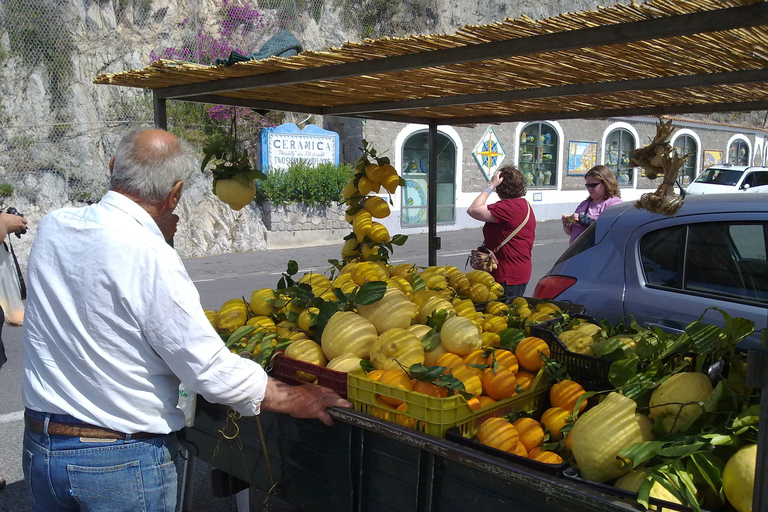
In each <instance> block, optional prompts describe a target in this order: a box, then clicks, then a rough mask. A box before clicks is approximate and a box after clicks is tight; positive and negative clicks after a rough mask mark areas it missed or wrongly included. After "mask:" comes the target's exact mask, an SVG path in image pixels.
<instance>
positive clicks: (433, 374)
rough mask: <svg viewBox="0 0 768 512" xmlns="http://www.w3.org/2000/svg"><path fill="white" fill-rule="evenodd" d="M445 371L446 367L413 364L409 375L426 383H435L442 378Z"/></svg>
mask: <svg viewBox="0 0 768 512" xmlns="http://www.w3.org/2000/svg"><path fill="white" fill-rule="evenodd" d="M444 371H445V366H430V367H428V368H427V367H426V366H424V365H423V364H421V363H416V364H412V365H411V367H410V368H409V369H408V373H409V374H410V375H411V377H412V378H414V379H416V380H423V381H424V382H433V381H436V380H438V379H439V378H440V376H441V375H442V374H443V372H444Z"/></svg>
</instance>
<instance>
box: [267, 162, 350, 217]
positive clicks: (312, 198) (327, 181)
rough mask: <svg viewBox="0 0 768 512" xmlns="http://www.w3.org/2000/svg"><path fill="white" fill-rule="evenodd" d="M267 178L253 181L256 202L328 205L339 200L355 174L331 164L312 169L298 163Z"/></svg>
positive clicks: (348, 168)
mask: <svg viewBox="0 0 768 512" xmlns="http://www.w3.org/2000/svg"><path fill="white" fill-rule="evenodd" d="M266 174H267V179H266V180H262V181H257V182H256V199H257V200H258V201H272V203H274V204H278V205H285V204H293V203H303V204H305V205H307V206H329V205H330V204H331V203H334V202H338V201H341V200H342V198H341V189H343V188H344V185H345V184H346V183H347V181H349V179H350V178H351V177H352V176H353V175H354V170H353V169H352V168H351V167H350V166H348V165H346V164H339V165H333V164H330V163H326V164H320V165H318V166H317V167H312V166H311V165H309V164H307V163H306V162H304V161H302V160H299V161H297V162H294V163H292V164H291V166H290V167H289V168H288V170H286V171H268V172H267V173H266Z"/></svg>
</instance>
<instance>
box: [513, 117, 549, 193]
mask: <svg viewBox="0 0 768 512" xmlns="http://www.w3.org/2000/svg"><path fill="white" fill-rule="evenodd" d="M558 142H559V141H558V137H557V131H556V130H555V128H554V127H553V126H552V125H550V124H548V123H529V124H527V125H525V126H524V127H523V130H522V132H521V134H520V157H519V161H518V164H517V167H518V169H520V170H521V171H522V173H523V176H525V182H526V185H527V186H529V187H534V188H554V187H557V163H558V158H559V155H558V152H557V148H558Z"/></svg>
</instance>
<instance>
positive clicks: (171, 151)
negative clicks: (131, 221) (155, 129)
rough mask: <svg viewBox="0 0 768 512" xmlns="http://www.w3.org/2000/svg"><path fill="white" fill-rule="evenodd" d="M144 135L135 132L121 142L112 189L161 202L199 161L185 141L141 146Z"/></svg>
mask: <svg viewBox="0 0 768 512" xmlns="http://www.w3.org/2000/svg"><path fill="white" fill-rule="evenodd" d="M140 133H141V130H132V131H130V132H129V133H127V134H126V135H125V136H124V137H123V138H122V139H121V140H120V143H119V144H118V146H117V151H116V152H115V162H114V165H113V167H112V176H111V177H110V181H109V188H110V189H112V190H118V191H121V192H125V193H127V194H130V195H133V196H136V197H140V198H142V199H144V200H146V201H150V202H152V203H158V202H160V201H162V200H164V199H165V198H166V197H167V196H168V194H170V193H171V190H172V189H173V186H174V185H175V184H176V183H178V182H179V181H185V180H186V179H187V178H189V177H190V176H191V175H192V173H193V172H194V171H195V170H196V169H197V167H198V165H199V164H198V160H197V157H196V156H195V154H194V153H193V152H192V150H191V148H190V147H189V145H188V144H187V143H186V142H185V141H183V140H182V139H179V138H174V139H172V141H171V142H170V143H167V142H166V141H162V142H157V141H153V143H152V144H139V143H138V139H139V134H140Z"/></svg>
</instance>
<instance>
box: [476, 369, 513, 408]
mask: <svg viewBox="0 0 768 512" xmlns="http://www.w3.org/2000/svg"><path fill="white" fill-rule="evenodd" d="M482 383H483V392H484V393H485V394H486V395H488V396H489V397H491V398H493V399H494V400H503V399H505V398H509V397H511V396H512V395H514V394H515V393H517V379H516V378H515V374H514V373H512V370H510V369H509V368H507V367H506V366H499V367H498V369H497V370H496V371H495V372H494V371H493V368H488V369H486V370H485V372H484V373H483V378H482Z"/></svg>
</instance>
